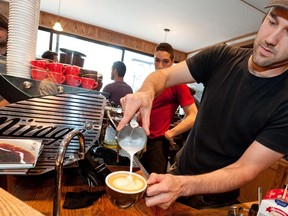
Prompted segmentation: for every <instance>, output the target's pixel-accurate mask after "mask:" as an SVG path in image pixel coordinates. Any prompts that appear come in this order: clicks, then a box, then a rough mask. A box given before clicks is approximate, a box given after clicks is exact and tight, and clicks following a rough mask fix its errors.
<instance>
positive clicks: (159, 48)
mask: <svg viewBox="0 0 288 216" xmlns="http://www.w3.org/2000/svg"><path fill="white" fill-rule="evenodd" d="M157 51H166V52H168V53H169V54H170V58H171V60H173V59H174V49H173V47H172V46H171V45H170V44H169V43H166V42H163V43H160V44H158V45H157V46H156V48H155V52H157Z"/></svg>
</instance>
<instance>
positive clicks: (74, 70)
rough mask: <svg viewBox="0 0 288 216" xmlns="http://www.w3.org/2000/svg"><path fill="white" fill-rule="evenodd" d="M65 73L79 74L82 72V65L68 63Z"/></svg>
mask: <svg viewBox="0 0 288 216" xmlns="http://www.w3.org/2000/svg"><path fill="white" fill-rule="evenodd" d="M65 73H66V74H70V75H74V76H78V75H79V73H80V67H78V66H75V65H73V66H71V65H66V66H65Z"/></svg>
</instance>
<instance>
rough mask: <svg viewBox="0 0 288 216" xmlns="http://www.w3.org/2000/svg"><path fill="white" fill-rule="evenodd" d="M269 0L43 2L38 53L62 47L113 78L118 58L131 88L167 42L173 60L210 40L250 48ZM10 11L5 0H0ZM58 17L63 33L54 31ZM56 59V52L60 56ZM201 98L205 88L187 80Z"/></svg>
mask: <svg viewBox="0 0 288 216" xmlns="http://www.w3.org/2000/svg"><path fill="white" fill-rule="evenodd" d="M267 1H268V0H216V1H215V0H192V1H191V0H178V1H174V0H166V1H160V0H158V1H155V0H137V1H134V0H124V1H121V2H118V1H117V2H115V1H114V0H41V1H40V18H39V29H38V34H37V44H36V56H35V58H38V57H41V55H42V54H43V52H44V51H46V50H52V51H56V52H58V53H59V54H60V53H61V51H60V50H59V49H60V48H64V49H69V50H74V51H77V52H80V53H83V54H85V56H86V57H85V58H84V65H83V68H85V69H88V70H95V71H97V72H98V74H102V75H103V81H102V82H103V86H105V85H106V84H108V83H110V82H112V81H111V79H110V73H111V66H112V63H113V62H114V61H119V60H122V61H124V63H125V64H126V66H127V72H126V75H125V78H124V79H125V81H126V82H127V83H128V84H129V85H131V86H132V88H133V90H134V91H137V89H138V88H139V87H140V85H141V83H142V82H143V80H144V79H145V77H146V76H147V75H148V74H149V73H150V72H152V71H153V70H154V65H153V60H154V59H153V51H154V48H155V46H156V45H157V44H158V43H160V42H168V43H170V44H171V45H172V46H173V47H174V49H175V50H176V52H175V61H176V63H177V62H179V61H182V60H185V59H186V58H187V57H189V56H192V55H193V54H195V53H197V52H198V51H199V50H201V49H203V48H206V47H209V46H211V45H214V44H220V43H226V44H229V45H233V46H243V47H249V46H250V47H251V46H252V44H253V39H254V38H255V34H256V31H257V29H258V27H259V25H260V24H261V21H262V19H263V17H264V15H265V13H266V12H267V10H266V9H264V6H265V5H266V3H267ZM0 3H1V7H0V12H1V13H3V14H5V15H7V16H8V15H9V0H0ZM56 21H59V22H60V23H61V25H62V27H63V31H55V30H53V28H52V27H53V25H54V24H55V22H56ZM59 57H60V55H59ZM189 85H190V86H191V87H192V88H194V89H195V90H196V95H195V96H196V98H197V99H198V100H201V95H202V90H203V86H202V85H200V84H189Z"/></svg>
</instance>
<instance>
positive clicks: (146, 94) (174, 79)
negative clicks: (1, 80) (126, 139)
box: [117, 61, 195, 134]
mask: <svg viewBox="0 0 288 216" xmlns="http://www.w3.org/2000/svg"><path fill="white" fill-rule="evenodd" d="M194 81H195V80H194V79H193V77H192V76H191V74H190V72H189V69H188V66H187V64H186V62H185V61H183V62H181V63H178V64H177V65H175V66H172V67H169V68H165V69H162V70H159V71H157V72H153V73H151V74H150V75H149V76H148V77H147V78H146V79H145V81H144V82H143V85H142V86H141V88H140V89H139V90H138V91H137V92H136V93H135V94H128V95H126V96H125V97H123V98H121V105H122V109H123V111H124V115H123V118H122V120H121V121H120V123H119V124H118V127H117V130H120V129H122V128H123V127H124V126H125V125H126V124H127V123H128V122H129V121H130V119H131V118H132V117H133V116H134V115H135V113H136V112H138V111H139V112H140V114H141V116H142V126H143V128H144V129H145V131H146V133H147V134H149V133H150V132H149V125H150V112H151V109H152V101H153V100H154V98H155V96H157V95H159V94H160V93H161V92H162V91H163V90H164V89H165V88H167V87H170V86H173V85H177V84H180V83H188V82H194Z"/></svg>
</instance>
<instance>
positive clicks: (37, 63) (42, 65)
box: [30, 60, 47, 70]
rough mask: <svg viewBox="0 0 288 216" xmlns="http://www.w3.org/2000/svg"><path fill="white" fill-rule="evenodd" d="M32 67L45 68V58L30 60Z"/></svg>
mask: <svg viewBox="0 0 288 216" xmlns="http://www.w3.org/2000/svg"><path fill="white" fill-rule="evenodd" d="M30 64H31V68H32V69H45V70H46V67H47V63H46V60H32V61H30Z"/></svg>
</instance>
